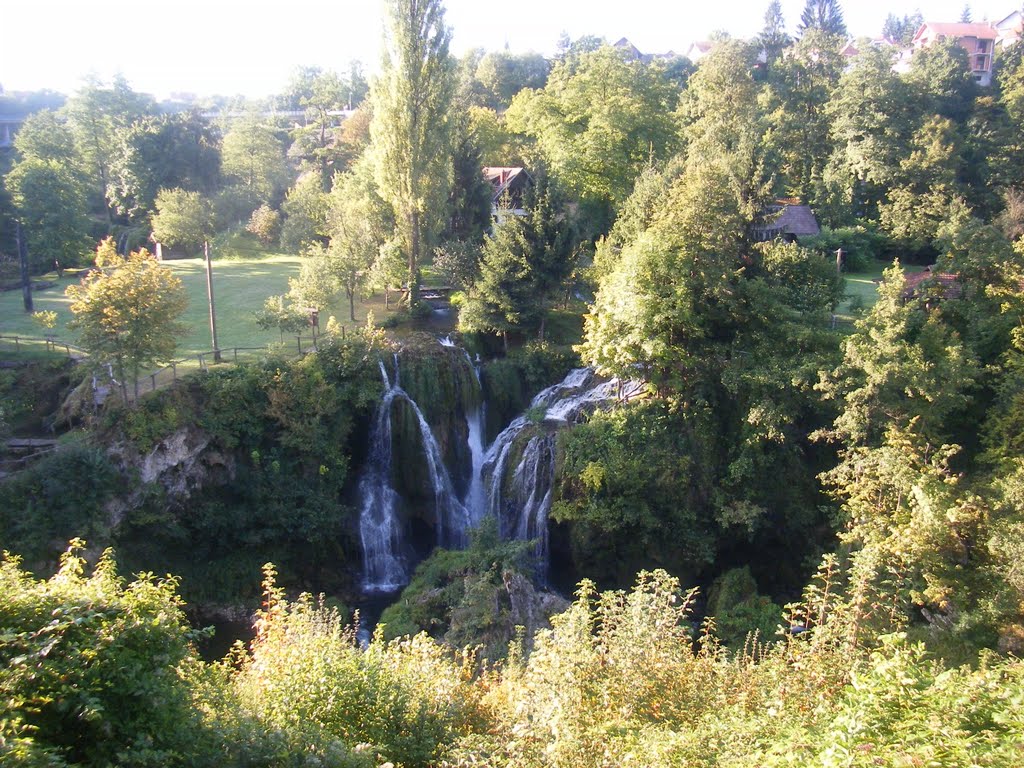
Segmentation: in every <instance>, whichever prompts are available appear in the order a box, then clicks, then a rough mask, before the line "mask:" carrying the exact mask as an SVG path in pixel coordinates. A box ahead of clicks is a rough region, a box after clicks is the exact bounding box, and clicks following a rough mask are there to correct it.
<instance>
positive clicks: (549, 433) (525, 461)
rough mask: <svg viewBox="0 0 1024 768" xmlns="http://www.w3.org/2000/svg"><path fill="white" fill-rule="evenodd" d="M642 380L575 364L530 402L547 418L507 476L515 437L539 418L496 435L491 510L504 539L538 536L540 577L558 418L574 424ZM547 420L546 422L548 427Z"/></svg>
mask: <svg viewBox="0 0 1024 768" xmlns="http://www.w3.org/2000/svg"><path fill="white" fill-rule="evenodd" d="M642 386H643V385H642V384H641V383H639V382H625V383H620V381H619V380H618V379H612V380H611V381H602V380H598V378H597V376H596V375H595V374H594V371H593V369H591V368H577V369H575V370H573V371H571V372H570V373H569V375H568V376H566V377H565V379H564V380H563V381H562V382H560V383H559V384H556V385H554V386H552V387H548V388H547V389H545V390H543V391H542V392H540V394H538V395H537V396H536V397H534V398H533V400H532V401H531V402H530V408H529V410H528V411H527V413H528V414H531V415H536V414H537V413H538V411H540V410H541V409H543V419H541V420H539V421H540V423H539V424H538V428H539V429H541V430H542V431H541V432H540V433H539V434H537V435H533V436H532V437H530V438H529V440H528V441H527V443H526V445H525V447H524V448H523V450H522V454H521V456H520V458H519V462H518V464H516V466H515V468H514V469H513V470H512V473H511V475H509V472H508V469H509V459H510V458H511V456H512V454H513V450H512V449H513V446H514V445H515V443H516V440H517V438H518V437H519V435H520V434H521V433H522V432H523V430H524V429H526V428H527V427H528V426H530V425H531V424H534V423H538V420H536V419H535V418H534V419H531V418H530V417H529V416H527V415H526V414H524V415H522V416H519V417H517V418H516V419H514V420H513V421H512V423H511V424H509V425H508V426H507V427H506V428H505V429H504V430H502V432H501V433H500V434H499V435H498V436H497V437H496V438H495V439H494V442H493V443H492V444H491V447H490V448H489V449H488V451H487V455H486V457H485V458H484V467H483V477H484V478H485V485H486V487H487V513H488V514H491V515H493V516H494V517H495V518H496V519H497V521H498V530H499V532H500V535H501V537H502V538H503V539H521V540H531V539H535V540H536V541H537V549H536V554H537V559H538V563H539V565H540V568H541V577H542V579H543V577H544V576H545V575H546V574H545V571H546V569H547V562H548V513H549V512H550V510H551V496H552V490H553V486H554V479H555V446H556V442H557V432H556V430H555V429H552V428H551V426H552V425H553V424H554V423H574V422H576V421H577V420H578V419H579V418H580V416H581V415H582V414H583V413H585V412H587V411H588V410H589V409H590V407H591V406H594V405H596V404H597V403H600V402H606V401H609V400H612V399H616V398H619V397H625V398H629V397H632V396H633V395H635V394H638V393H639V392H640V390H641V389H642ZM544 423H546V424H547V425H548V426H547V427H544Z"/></svg>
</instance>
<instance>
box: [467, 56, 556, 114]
mask: <svg viewBox="0 0 1024 768" xmlns="http://www.w3.org/2000/svg"><path fill="white" fill-rule="evenodd" d="M550 69H551V65H550V64H549V63H548V61H547V59H545V58H544V57H543V56H541V55H540V54H539V53H523V54H514V53H509V52H508V51H494V52H491V53H487V54H485V55H484V56H483V57H482V58H481V59H480V62H479V64H478V65H477V66H476V71H475V72H474V75H473V76H474V79H475V80H476V81H477V82H478V83H479V85H480V88H481V90H482V91H483V94H484V99H483V103H482V104H480V106H485V107H490V108H491V109H495V110H504V109H507V108H508V106H509V104H511V103H512V99H513V97H514V96H515V95H516V94H517V93H519V92H520V91H522V90H524V89H526V88H535V89H536V88H543V87H544V84H545V82H546V81H547V78H548V71H549V70H550Z"/></svg>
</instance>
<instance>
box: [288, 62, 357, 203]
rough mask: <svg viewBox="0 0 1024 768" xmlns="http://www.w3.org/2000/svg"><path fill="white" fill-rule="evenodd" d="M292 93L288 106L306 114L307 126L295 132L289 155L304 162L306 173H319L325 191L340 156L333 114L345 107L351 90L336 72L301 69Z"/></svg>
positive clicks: (289, 89)
mask: <svg viewBox="0 0 1024 768" xmlns="http://www.w3.org/2000/svg"><path fill="white" fill-rule="evenodd" d="M288 91H289V93H288V97H289V99H288V100H289V101H290V102H291V103H290V104H289V105H288V106H291V107H294V106H298V107H300V108H301V109H303V110H305V120H304V124H303V125H302V126H298V125H297V126H296V128H295V130H294V131H292V140H293V144H292V146H291V148H290V149H289V150H288V155H289V156H290V157H299V158H301V159H302V163H303V166H302V170H310V169H316V170H317V171H318V173H319V177H320V184H321V187H322V188H326V187H327V185H328V184H329V183H330V180H331V171H332V166H333V165H334V164H335V163H334V161H335V156H336V154H337V150H336V148H335V144H336V142H335V140H334V139H335V130H334V125H333V120H334V118H332V116H331V112H332V111H335V110H339V109H341V108H342V106H344V105H345V103H346V100H347V99H346V96H347V93H346V91H347V89H346V87H345V84H344V82H343V81H342V79H341V78H340V77H339V76H338V74H337V73H336V72H333V71H331V70H328V71H326V72H324V71H322V70H321V69H320V68H318V67H300V68H299V69H298V71H297V72H296V73H295V75H293V77H292V82H291V83H289V86H288ZM338 170H340V169H338Z"/></svg>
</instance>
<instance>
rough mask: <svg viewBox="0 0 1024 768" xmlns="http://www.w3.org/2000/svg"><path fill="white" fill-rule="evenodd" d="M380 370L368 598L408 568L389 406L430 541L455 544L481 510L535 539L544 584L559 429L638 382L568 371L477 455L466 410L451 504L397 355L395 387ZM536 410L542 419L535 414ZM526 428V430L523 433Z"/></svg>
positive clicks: (369, 471)
mask: <svg viewBox="0 0 1024 768" xmlns="http://www.w3.org/2000/svg"><path fill="white" fill-rule="evenodd" d="M439 341H440V343H441V345H442V346H444V347H449V348H450V347H455V343H454V342H453V341H452V340H451V338H450V337H445V338H443V339H440V340H439ZM462 354H463V355H464V356H465V359H466V363H467V364H468V365H469V366H470V368H471V369H472V370H473V372H474V374H475V380H476V384H477V386H478V387H479V385H480V372H479V367H478V366H477V365H474V364H473V361H472V359H471V358H470V356H469V354H468V353H467V352H466V351H465V350H462ZM380 371H381V376H382V377H383V380H384V387H385V391H384V395H383V397H382V399H381V403H380V406H379V407H378V409H377V413H376V417H375V421H374V424H373V428H372V430H371V435H370V451H369V456H368V461H367V466H366V469H365V470H364V473H363V476H362V478H361V480H360V483H359V493H360V497H361V500H362V506H361V511H360V518H359V530H360V536H361V539H362V546H363V556H364V589H365V590H366V591H367V592H369V593H374V592H393V591H395V590H397V589H399V588H401V587H402V586H404V585H405V584H407V583H408V581H409V575H410V569H411V565H412V552H413V550H412V547H411V546H410V545H409V542H408V541H407V527H408V526H407V522H406V520H404V519H403V513H402V498H401V496H400V494H399V493H398V491H396V490H395V488H394V486H393V484H392V470H393V467H392V428H391V419H392V414H391V411H392V406H393V404H394V402H395V401H396V400H403V401H405V403H406V404H407V406H408V407H409V409H410V410H411V413H412V415H413V416H414V417H415V421H416V423H417V425H418V428H419V433H420V436H421V443H422V448H423V453H422V455H423V457H424V460H425V463H426V468H427V474H428V475H429V478H430V483H431V487H432V490H433V500H434V510H435V520H436V537H437V544H438V545H439V546H442V547H448V548H460V547H464V546H465V545H466V544H467V538H468V532H469V530H470V528H472V527H475V526H476V525H477V524H479V522H480V521H481V520H482V519H483V517H484V516H485V515H487V514H490V515H493V516H494V517H495V519H496V520H497V522H498V529H499V532H500V535H501V537H502V538H503V539H518V540H535V541H536V542H537V548H536V555H537V560H538V563H539V566H540V569H541V570H540V576H541V578H542V579H543V578H544V576H545V575H546V569H547V561H548V513H549V511H550V509H551V501H552V492H553V486H554V480H555V450H556V443H557V427H558V424H571V423H575V422H577V421H578V420H579V419H580V417H581V415H582V414H583V413H585V412H589V411H590V410H591V409H592V408H593V407H595V406H596V405H597V404H598V403H601V402H606V401H610V400H613V399H616V398H626V399H628V398H629V397H632V396H633V395H635V394H637V393H639V391H640V389H641V387H642V385H641V384H640V383H638V382H632V381H631V382H625V383H621V382H620V381H619V380H617V379H612V380H611V381H605V380H602V379H599V378H598V377H597V376H596V375H595V373H594V371H593V370H592V369H590V368H577V369H575V370H573V371H571V372H570V373H569V374H568V375H567V376H566V377H565V379H564V380H563V381H561V382H560V383H558V384H555V385H554V386H551V387H548V388H547V389H545V390H543V391H542V392H540V393H539V394H538V395H537V396H536V397H534V398H533V400H532V401H531V402H530V407H529V409H528V410H527V412H526V413H525V414H523V415H521V416H519V417H517V418H516V419H514V420H513V421H512V423H510V424H509V425H508V426H507V427H506V428H505V429H504V430H502V432H501V433H500V434H499V435H498V436H497V437H496V438H495V439H494V442H493V443H492V444H491V445H490V447H489V448H488V449H487V450H486V451H485V450H484V446H485V443H484V434H485V418H484V416H485V406H484V404H482V403H481V404H480V405H479V406H477V407H475V408H468V407H467V411H466V413H465V418H466V427H467V429H466V435H467V438H466V439H467V443H466V446H467V449H468V451H467V453H468V457H469V459H470V462H471V466H470V473H469V483H468V484H467V485H466V487H465V492H464V494H463V497H462V498H461V500H460V499H459V498H458V496H457V494H456V492H455V490H454V486H453V484H452V481H451V478H450V476H449V474H448V471H447V469H446V467H445V464H444V461H443V456H442V451H441V449H440V448H439V446H438V444H437V441H436V439H435V438H434V434H433V432H432V431H431V428H430V425H429V424H428V423H427V421H426V419H425V418H424V416H423V413H422V412H421V410H420V408H419V406H418V405H417V404H416V402H415V401H414V400H413V399H412V398H411V397H410V396H409V395H408V393H407V392H406V391H405V390H404V389H402V387H401V384H400V378H399V373H400V372H399V364H398V356H397V355H396V356H395V371H394V383H392V382H391V380H390V378H389V376H388V371H387V369H386V368H385V366H384V364H383V363H380ZM539 414H542V417H541V418H537V417H538V415H539ZM531 426H532V427H534V432H533V433H531V434H529V435H528V436H527V435H523V434H522V433H523V432H524V430H526V429H527V428H528V427H531ZM521 435H522V437H520V436H521ZM513 462H514V464H513Z"/></svg>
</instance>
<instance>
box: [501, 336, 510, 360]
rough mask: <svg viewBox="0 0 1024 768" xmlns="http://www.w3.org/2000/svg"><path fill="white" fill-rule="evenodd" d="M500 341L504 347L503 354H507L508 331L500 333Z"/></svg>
mask: <svg viewBox="0 0 1024 768" xmlns="http://www.w3.org/2000/svg"><path fill="white" fill-rule="evenodd" d="M501 341H502V343H503V344H504V345H505V354H506V355H507V354H508V331H502V332H501Z"/></svg>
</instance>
